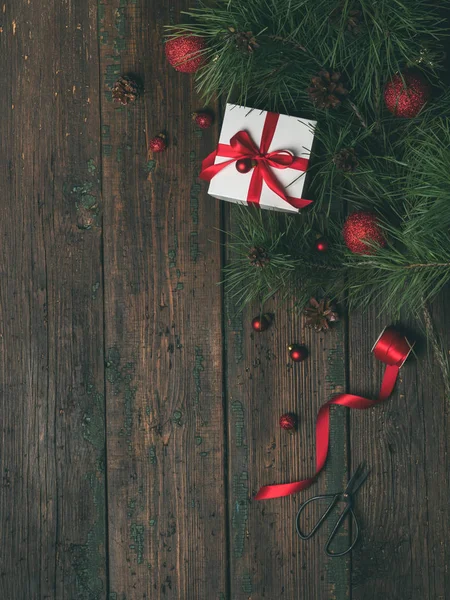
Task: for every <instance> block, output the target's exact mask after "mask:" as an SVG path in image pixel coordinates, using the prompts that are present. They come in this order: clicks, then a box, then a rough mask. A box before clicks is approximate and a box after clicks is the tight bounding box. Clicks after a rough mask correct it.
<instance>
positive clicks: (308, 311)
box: [304, 298, 339, 331]
mask: <svg viewBox="0 0 450 600" xmlns="http://www.w3.org/2000/svg"><path fill="white" fill-rule="evenodd" d="M309 303H310V305H311V306H309V307H308V308H305V310H304V314H305V316H306V325H307V326H308V327H312V328H314V329H315V331H327V330H328V329H330V325H329V324H330V323H334V322H336V321H339V315H338V313H337V312H336V309H335V307H334V306H332V304H331V302H330V300H321V301H320V302H317V300H316V299H315V298H311V299H310V301H309Z"/></svg>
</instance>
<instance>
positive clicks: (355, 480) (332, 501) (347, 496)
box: [295, 463, 369, 557]
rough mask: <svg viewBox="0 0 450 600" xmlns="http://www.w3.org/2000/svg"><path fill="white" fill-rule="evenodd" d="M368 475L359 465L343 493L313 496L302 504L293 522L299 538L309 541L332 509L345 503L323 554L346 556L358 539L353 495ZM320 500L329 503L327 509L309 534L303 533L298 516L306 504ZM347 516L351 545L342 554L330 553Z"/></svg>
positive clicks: (362, 466) (363, 466)
mask: <svg viewBox="0 0 450 600" xmlns="http://www.w3.org/2000/svg"><path fill="white" fill-rule="evenodd" d="M368 475H369V472H368V471H367V472H365V463H361V464H360V465H359V466H358V468H357V469H356V471H355V472H354V473H353V475H352V476H351V477H350V479H349V481H348V483H347V487H346V488H345V490H344V491H343V492H339V493H337V494H324V495H322V496H314V498H310V499H309V500H307V501H306V502H304V503H303V504H302V505H301V506H300V509H299V511H298V513H297V518H296V521H295V526H296V529H297V533H298V535H299V536H300V537H301V539H302V540H309V539H310V538H312V536H313V535H314V534H315V533H316V532H317V531H318V529H319V528H320V527H321V525H322V524H323V522H324V521H325V520H326V519H327V517H328V515H329V514H330V513H331V511H332V510H333V509H334V507H335V506H336V505H337V504H340V503H345V506H344V509H343V510H342V512H341V513H340V515H339V517H338V520H337V521H336V524H335V525H334V527H333V530H332V532H331V533H330V536H329V538H328V540H327V542H326V544H325V553H326V554H327V555H328V556H332V557H337V556H344V555H345V554H348V553H349V552H350V551H351V550H353V548H354V546H355V544H356V542H357V541H358V538H359V524H358V519H357V518H356V515H355V513H354V511H353V495H354V494H355V492H356V491H357V490H358V489H359V488H360V487H361V486H362V484H363V483H364V482H365V480H366V479H367V477H368ZM321 500H327V501H328V502H329V506H328V508H327V509H326V511H325V512H324V513H323V515H322V516H321V517H320V519H319V520H318V521H317V523H316V524H315V525H314V527H313V529H312V530H311V531H310V533H303V531H302V530H301V529H300V515H301V514H302V512H303V511H304V510H305V508H306V507H307V506H308V504H311V503H312V502H317V501H319V502H320V501H321ZM349 514H350V516H351V517H350V520H351V522H352V524H353V528H352V529H353V531H354V533H353V541H352V542H351V544H350V546H349V547H348V548H347V550H344V551H343V552H332V551H331V549H330V546H331V544H332V543H333V540H334V538H335V537H336V535H337V534H338V533H339V531H340V529H341V528H342V526H343V524H344V522H345V519H346V517H347V515H349Z"/></svg>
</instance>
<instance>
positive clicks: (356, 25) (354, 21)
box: [330, 6, 362, 35]
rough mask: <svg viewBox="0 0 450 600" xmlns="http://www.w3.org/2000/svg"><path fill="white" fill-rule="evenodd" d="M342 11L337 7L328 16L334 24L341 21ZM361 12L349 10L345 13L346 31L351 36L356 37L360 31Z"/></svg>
mask: <svg viewBox="0 0 450 600" xmlns="http://www.w3.org/2000/svg"><path fill="white" fill-rule="evenodd" d="M343 12H344V9H343V8H342V7H341V6H338V7H337V8H335V9H334V10H333V12H332V13H331V15H330V18H331V20H332V21H333V22H334V23H339V22H340V21H341V19H342V14H343ZM361 22H362V12H361V11H360V10H356V9H355V10H349V11H348V12H347V13H346V29H347V31H349V32H350V33H352V34H353V35H357V34H358V33H359V32H360V31H361Z"/></svg>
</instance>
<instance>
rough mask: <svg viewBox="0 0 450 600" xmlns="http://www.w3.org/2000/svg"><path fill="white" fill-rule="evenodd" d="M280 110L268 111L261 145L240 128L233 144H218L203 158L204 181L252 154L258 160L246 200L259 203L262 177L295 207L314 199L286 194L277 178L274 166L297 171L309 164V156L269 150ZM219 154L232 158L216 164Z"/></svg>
mask: <svg viewBox="0 0 450 600" xmlns="http://www.w3.org/2000/svg"><path fill="white" fill-rule="evenodd" d="M279 116H280V115H278V114H276V113H272V112H268V113H267V114H266V118H265V121H264V127H263V131H262V134H261V143H260V147H259V148H258V146H257V145H256V144H255V142H254V141H253V140H252V138H251V137H250V135H249V134H248V133H247V131H238V132H237V133H236V135H234V136H233V137H232V138H231V140H230V144H229V145H228V144H219V145H218V146H217V149H216V150H214V152H211V154H209V155H208V156H207V157H206V158H205V160H204V161H203V162H202V169H201V171H200V178H201V179H204V180H205V181H211V179H212V178H213V177H215V176H216V175H217V173H219V172H220V171H222V169H224V168H225V167H227V166H228V165H230V164H232V163H235V162H236V161H237V160H239V159H241V158H249V159H251V160H253V161H255V163H256V165H255V167H254V168H253V172H252V177H251V180H250V186H249V188H248V193H247V202H248V203H249V204H259V202H260V199H261V191H262V186H263V181H265V182H266V184H267V186H268V187H269V188H270V189H271V190H272V191H273V192H274V193H275V194H277V196H280V198H282V199H283V200H284V201H285V202H287V203H288V204H290V205H291V206H294V207H295V208H304V207H305V206H308V204H311V202H312V201H311V200H303V199H302V198H294V197H293V196H287V195H286V192H285V190H284V188H283V186H282V185H281V184H280V182H279V181H278V180H277V178H276V177H275V175H274V174H273V172H272V169H296V170H297V171H306V170H307V168H308V162H309V161H308V159H306V158H300V157H298V156H294V155H293V154H292V153H291V152H289V151H288V150H275V151H273V152H269V148H270V144H271V143H272V139H273V136H274V133H275V130H276V128H277V123H278V119H279ZM216 156H223V157H226V158H230V160H226V161H225V162H222V163H218V164H214V161H215V159H216Z"/></svg>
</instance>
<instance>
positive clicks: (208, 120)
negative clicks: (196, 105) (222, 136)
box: [192, 112, 214, 129]
mask: <svg viewBox="0 0 450 600" xmlns="http://www.w3.org/2000/svg"><path fill="white" fill-rule="evenodd" d="M192 119H193V121H194V123H195V124H196V125H197V126H198V127H200V129H208V127H211V125H212V124H213V121H214V117H213V116H212V114H211V113H209V112H198V113H194V114H193V115H192Z"/></svg>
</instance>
